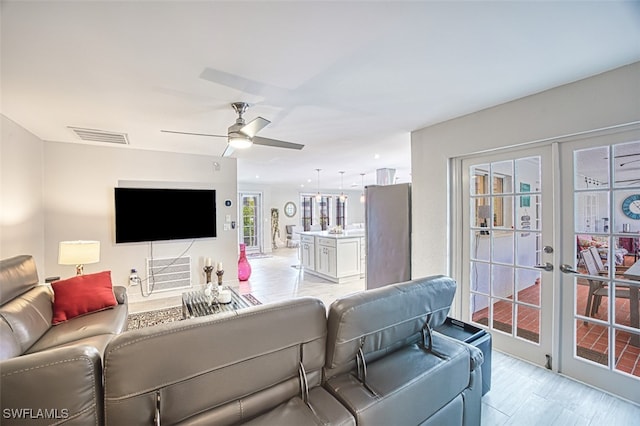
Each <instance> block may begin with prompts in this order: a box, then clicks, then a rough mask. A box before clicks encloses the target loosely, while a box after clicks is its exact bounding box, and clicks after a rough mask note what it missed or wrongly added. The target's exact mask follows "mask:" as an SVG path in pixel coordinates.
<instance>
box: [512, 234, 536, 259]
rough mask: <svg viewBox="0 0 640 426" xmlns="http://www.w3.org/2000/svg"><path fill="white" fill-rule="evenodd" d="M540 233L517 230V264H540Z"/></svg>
mask: <svg viewBox="0 0 640 426" xmlns="http://www.w3.org/2000/svg"><path fill="white" fill-rule="evenodd" d="M540 238H541V236H540V233H538V232H517V233H516V234H515V239H516V265H518V266H529V267H531V266H534V265H540V264H541V262H542V260H541V259H540V250H541V248H540V245H541V244H540Z"/></svg>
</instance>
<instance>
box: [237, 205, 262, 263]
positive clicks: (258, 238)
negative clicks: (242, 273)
mask: <svg viewBox="0 0 640 426" xmlns="http://www.w3.org/2000/svg"><path fill="white" fill-rule="evenodd" d="M238 198H239V200H240V202H239V203H238V204H239V205H240V209H241V211H240V218H241V221H242V222H241V225H240V236H239V237H240V242H241V243H244V244H245V245H246V250H247V252H250V253H251V252H258V253H259V252H262V240H263V238H262V234H263V232H262V226H261V223H262V220H261V218H262V213H261V212H262V195H261V194H260V193H258V192H244V193H240V194H239V195H238Z"/></svg>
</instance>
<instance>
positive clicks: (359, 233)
mask: <svg viewBox="0 0 640 426" xmlns="http://www.w3.org/2000/svg"><path fill="white" fill-rule="evenodd" d="M300 235H313V236H317V237H323V238H336V239H339V238H360V237H364V229H347V230H346V231H342V234H332V233H330V232H329V231H304V232H300Z"/></svg>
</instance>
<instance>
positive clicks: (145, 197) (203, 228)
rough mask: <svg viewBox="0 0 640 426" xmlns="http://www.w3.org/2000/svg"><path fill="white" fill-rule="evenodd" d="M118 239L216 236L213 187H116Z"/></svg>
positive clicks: (146, 239)
mask: <svg viewBox="0 0 640 426" xmlns="http://www.w3.org/2000/svg"><path fill="white" fill-rule="evenodd" d="M115 216H116V217H115V220H116V243H135V242H144V241H162V240H182V239H193V238H212V237H216V236H217V235H216V191H215V190H213V189H160V188H115Z"/></svg>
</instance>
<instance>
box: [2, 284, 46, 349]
mask: <svg viewBox="0 0 640 426" xmlns="http://www.w3.org/2000/svg"><path fill="white" fill-rule="evenodd" d="M51 297H52V296H51V289H50V288H49V287H47V286H36V287H35V288H32V289H31V290H29V291H28V292H26V293H23V294H21V295H20V296H18V297H16V298H14V299H13V300H11V301H10V302H7V303H5V304H4V305H3V306H2V307H0V315H1V316H2V317H3V318H4V320H5V321H6V322H7V324H8V325H9V327H10V328H11V331H12V332H13V335H14V337H15V339H16V341H17V342H18V343H19V344H20V348H21V351H20V353H24V352H25V351H26V350H27V349H29V348H30V347H31V346H32V345H33V344H34V343H35V342H36V341H37V340H38V339H40V337H42V335H43V334H44V333H46V332H47V330H49V328H50V327H51Z"/></svg>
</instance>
